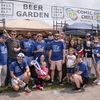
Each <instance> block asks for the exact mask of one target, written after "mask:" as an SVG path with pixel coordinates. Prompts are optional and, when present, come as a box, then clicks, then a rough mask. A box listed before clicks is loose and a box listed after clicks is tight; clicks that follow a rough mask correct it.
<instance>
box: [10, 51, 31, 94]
mask: <svg viewBox="0 0 100 100" xmlns="http://www.w3.org/2000/svg"><path fill="white" fill-rule="evenodd" d="M24 69H26V71H24ZM10 75H11V77H12V79H11V82H12V86H13V89H14V90H15V91H18V90H19V87H24V90H25V91H26V92H28V93H29V92H31V90H30V89H29V88H28V83H29V80H30V76H31V73H30V69H29V66H28V64H27V62H26V61H25V60H24V54H23V53H19V54H18V55H17V60H16V61H14V62H12V63H11V66H10Z"/></svg>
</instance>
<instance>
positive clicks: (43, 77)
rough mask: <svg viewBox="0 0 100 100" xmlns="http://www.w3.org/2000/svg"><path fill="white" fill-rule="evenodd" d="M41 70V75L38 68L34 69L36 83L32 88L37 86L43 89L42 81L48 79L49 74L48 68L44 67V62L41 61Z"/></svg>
mask: <svg viewBox="0 0 100 100" xmlns="http://www.w3.org/2000/svg"><path fill="white" fill-rule="evenodd" d="M41 70H42V73H43V75H41V73H40V71H39V70H36V73H37V74H38V76H37V80H36V85H34V86H33V87H32V88H39V89H41V90H43V82H44V81H48V80H49V79H50V76H49V75H48V68H46V62H45V61H43V62H41Z"/></svg>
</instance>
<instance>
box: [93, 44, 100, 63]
mask: <svg viewBox="0 0 100 100" xmlns="http://www.w3.org/2000/svg"><path fill="white" fill-rule="evenodd" d="M93 54H94V57H95V60H96V62H97V61H98V60H100V57H97V54H100V47H99V46H98V47H93Z"/></svg>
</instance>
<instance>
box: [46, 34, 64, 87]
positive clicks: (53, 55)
mask: <svg viewBox="0 0 100 100" xmlns="http://www.w3.org/2000/svg"><path fill="white" fill-rule="evenodd" d="M64 62H65V44H64V42H63V41H60V40H59V33H55V34H54V41H53V42H51V44H50V53H49V63H50V64H51V67H50V70H51V82H50V83H49V84H48V85H52V84H53V83H54V75H55V66H57V70H58V71H59V84H60V85H63V84H62V81H61V80H62V64H64Z"/></svg>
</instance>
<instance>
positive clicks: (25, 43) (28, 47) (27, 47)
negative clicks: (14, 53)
mask: <svg viewBox="0 0 100 100" xmlns="http://www.w3.org/2000/svg"><path fill="white" fill-rule="evenodd" d="M20 46H21V51H22V52H23V53H24V55H25V58H24V60H26V62H27V63H28V66H31V61H32V60H33V54H32V52H31V51H32V47H33V46H34V41H33V40H31V33H30V32H26V39H24V40H22V41H21V42H20Z"/></svg>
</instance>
